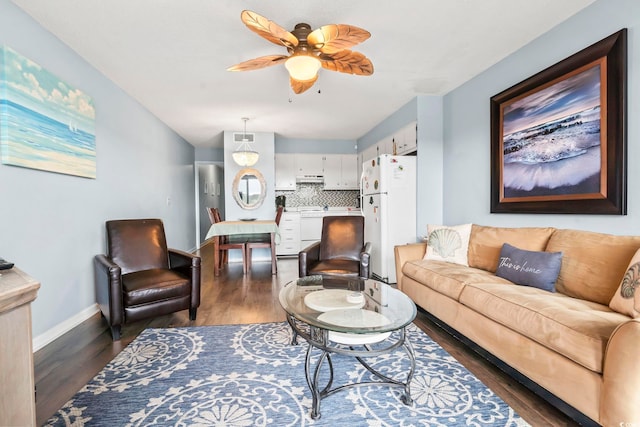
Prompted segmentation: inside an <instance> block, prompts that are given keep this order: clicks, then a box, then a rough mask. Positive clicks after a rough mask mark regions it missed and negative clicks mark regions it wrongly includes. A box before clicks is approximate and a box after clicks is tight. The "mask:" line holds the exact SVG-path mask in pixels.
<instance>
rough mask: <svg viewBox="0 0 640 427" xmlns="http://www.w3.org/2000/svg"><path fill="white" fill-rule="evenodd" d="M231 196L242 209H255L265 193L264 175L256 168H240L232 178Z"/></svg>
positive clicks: (262, 200)
mask: <svg viewBox="0 0 640 427" xmlns="http://www.w3.org/2000/svg"><path fill="white" fill-rule="evenodd" d="M232 192H233V198H234V199H235V200H236V203H238V205H240V207H241V208H242V209H257V208H259V207H260V206H262V203H263V202H264V198H265V196H266V195H267V184H266V182H265V180H264V176H262V174H261V173H260V171H258V170H256V169H250V168H247V169H242V170H241V171H240V172H238V173H237V174H236V177H235V178H234V180H233V187H232Z"/></svg>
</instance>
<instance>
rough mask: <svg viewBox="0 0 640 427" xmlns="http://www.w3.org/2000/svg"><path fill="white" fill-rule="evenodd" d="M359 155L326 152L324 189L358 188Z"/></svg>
mask: <svg viewBox="0 0 640 427" xmlns="http://www.w3.org/2000/svg"><path fill="white" fill-rule="evenodd" d="M358 187H359V180H358V155H357V154H326V155H325V156H324V189H325V190H357V189H358Z"/></svg>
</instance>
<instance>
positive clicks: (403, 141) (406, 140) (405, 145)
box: [394, 122, 418, 155]
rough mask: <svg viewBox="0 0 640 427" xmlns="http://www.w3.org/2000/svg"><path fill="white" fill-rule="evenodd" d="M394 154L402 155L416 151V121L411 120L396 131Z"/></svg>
mask: <svg viewBox="0 0 640 427" xmlns="http://www.w3.org/2000/svg"><path fill="white" fill-rule="evenodd" d="M394 139H395V144H396V154H398V155H403V154H409V153H413V152H414V151H416V149H417V148H418V128H417V123H416V122H411V123H409V124H408V125H407V126H405V127H403V128H402V129H400V130H399V131H398V132H396V134H395V136H394Z"/></svg>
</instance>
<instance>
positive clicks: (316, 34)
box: [307, 24, 371, 54]
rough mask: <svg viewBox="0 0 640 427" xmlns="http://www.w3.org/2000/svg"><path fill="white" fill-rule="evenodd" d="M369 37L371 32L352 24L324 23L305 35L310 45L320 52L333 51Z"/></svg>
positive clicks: (346, 47) (348, 46)
mask: <svg viewBox="0 0 640 427" xmlns="http://www.w3.org/2000/svg"><path fill="white" fill-rule="evenodd" d="M369 37H371V33H370V32H369V31H367V30H363V29H362V28H359V27H354V26H353V25H345V24H331V25H324V26H322V27H320V28H318V29H317V30H314V31H312V32H311V33H310V34H309V35H308V36H307V42H308V43H309V45H310V46H312V47H315V48H316V49H320V52H322V53H327V54H331V53H335V52H338V51H341V50H344V49H349V48H350V47H352V46H355V45H357V44H358V43H362V42H363V41H365V40H366V39H368V38H369Z"/></svg>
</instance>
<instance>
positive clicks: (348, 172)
mask: <svg viewBox="0 0 640 427" xmlns="http://www.w3.org/2000/svg"><path fill="white" fill-rule="evenodd" d="M342 186H343V189H344V190H357V189H359V188H360V174H359V173H358V155H357V154H343V155H342Z"/></svg>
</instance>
